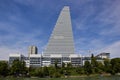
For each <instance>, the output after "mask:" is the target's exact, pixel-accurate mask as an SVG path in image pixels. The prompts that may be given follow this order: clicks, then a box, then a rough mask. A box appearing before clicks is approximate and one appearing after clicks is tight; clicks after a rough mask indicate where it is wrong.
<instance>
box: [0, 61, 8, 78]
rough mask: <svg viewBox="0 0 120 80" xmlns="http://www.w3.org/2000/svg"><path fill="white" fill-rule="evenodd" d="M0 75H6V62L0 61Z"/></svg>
mask: <svg viewBox="0 0 120 80" xmlns="http://www.w3.org/2000/svg"><path fill="white" fill-rule="evenodd" d="M0 75H1V76H7V75H8V63H7V62H5V61H0Z"/></svg>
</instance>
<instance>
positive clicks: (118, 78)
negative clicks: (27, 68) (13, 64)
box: [0, 76, 120, 80]
mask: <svg viewBox="0 0 120 80" xmlns="http://www.w3.org/2000/svg"><path fill="white" fill-rule="evenodd" d="M0 80H120V76H106V77H102V76H96V77H72V78H13V77H7V78H0Z"/></svg>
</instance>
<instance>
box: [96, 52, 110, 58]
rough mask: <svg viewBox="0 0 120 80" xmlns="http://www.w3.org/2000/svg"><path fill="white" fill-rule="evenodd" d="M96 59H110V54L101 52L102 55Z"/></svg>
mask: <svg viewBox="0 0 120 80" xmlns="http://www.w3.org/2000/svg"><path fill="white" fill-rule="evenodd" d="M96 57H97V58H102V59H103V58H110V53H106V52H103V53H100V54H98V55H97V56H96Z"/></svg>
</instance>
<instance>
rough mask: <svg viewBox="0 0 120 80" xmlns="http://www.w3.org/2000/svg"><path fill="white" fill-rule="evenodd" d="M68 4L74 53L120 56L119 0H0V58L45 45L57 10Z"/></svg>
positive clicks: (58, 11) (25, 53) (58, 12)
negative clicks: (103, 53)
mask: <svg viewBox="0 0 120 80" xmlns="http://www.w3.org/2000/svg"><path fill="white" fill-rule="evenodd" d="M64 6H69V7H70V14H71V20H72V28H73V35H74V43H75V53H76V54H82V55H90V54H91V53H94V54H95V55H97V54H99V53H101V52H109V53H111V54H110V56H111V58H114V57H120V0H0V60H8V59H9V58H8V57H9V54H11V53H20V54H23V55H25V56H27V55H28V46H31V45H36V46H37V47H38V52H39V53H40V54H41V53H42V52H43V51H44V49H45V47H46V46H47V43H48V40H49V38H50V34H51V33H52V30H53V28H54V27H55V24H56V21H57V18H58V16H59V14H60V11H61V10H62V8H63V7H64Z"/></svg>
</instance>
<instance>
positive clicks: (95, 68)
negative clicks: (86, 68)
mask: <svg viewBox="0 0 120 80" xmlns="http://www.w3.org/2000/svg"><path fill="white" fill-rule="evenodd" d="M91 67H92V69H93V71H92V72H93V73H97V72H98V62H97V60H96V57H94V55H93V54H92V55H91Z"/></svg>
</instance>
